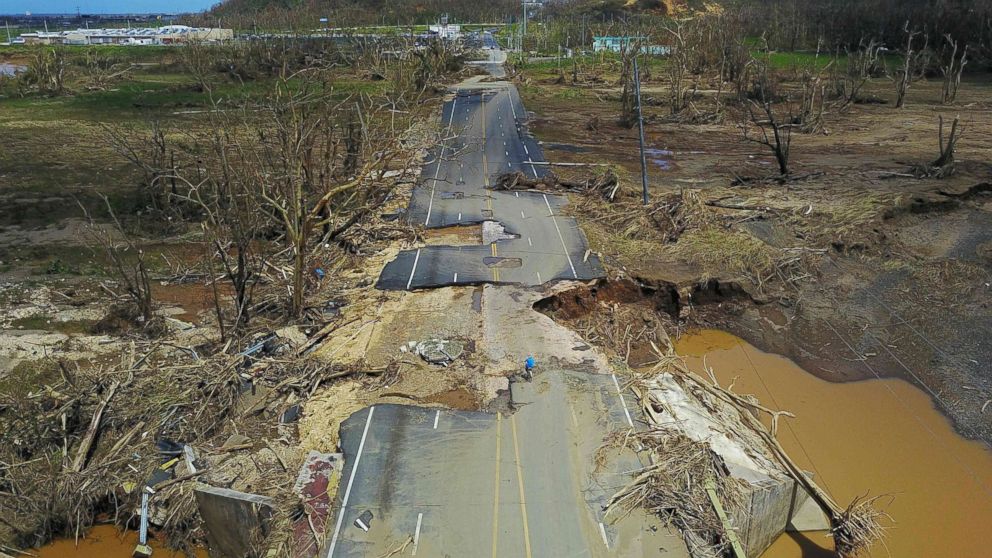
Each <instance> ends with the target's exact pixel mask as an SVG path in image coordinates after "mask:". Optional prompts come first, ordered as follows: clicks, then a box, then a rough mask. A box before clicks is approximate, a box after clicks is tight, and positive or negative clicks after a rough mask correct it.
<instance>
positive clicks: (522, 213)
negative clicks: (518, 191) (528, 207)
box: [520, 211, 527, 219]
mask: <svg viewBox="0 0 992 558" xmlns="http://www.w3.org/2000/svg"><path fill="white" fill-rule="evenodd" d="M520 218H521V219H526V218H527V216H526V215H524V212H523V211H521V212H520Z"/></svg>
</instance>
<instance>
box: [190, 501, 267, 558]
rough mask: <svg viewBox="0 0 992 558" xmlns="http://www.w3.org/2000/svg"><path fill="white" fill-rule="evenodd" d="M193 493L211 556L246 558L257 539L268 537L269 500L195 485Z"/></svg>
mask: <svg viewBox="0 0 992 558" xmlns="http://www.w3.org/2000/svg"><path fill="white" fill-rule="evenodd" d="M193 493H194V495H195V496H196V503H197V506H198V507H199V510H200V517H202V518H203V526H204V528H205V530H206V532H207V541H208V542H209V543H210V555H211V556H223V557H230V558H241V557H242V556H250V555H251V554H252V551H253V550H254V549H255V545H256V544H257V542H258V540H260V539H261V538H264V537H266V536H268V534H269V523H270V518H271V517H272V508H273V504H274V503H273V500H272V499H271V498H266V497H265V496H259V495H257V494H247V493H245V492H238V491H237V490H229V489H227V488H216V487H213V486H208V485H198V486H197V487H196V488H195V489H194V490H193Z"/></svg>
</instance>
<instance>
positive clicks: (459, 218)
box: [458, 213, 462, 221]
mask: <svg viewBox="0 0 992 558" xmlns="http://www.w3.org/2000/svg"><path fill="white" fill-rule="evenodd" d="M458 220H459V221H461V220H462V214H461V213H459V214H458Z"/></svg>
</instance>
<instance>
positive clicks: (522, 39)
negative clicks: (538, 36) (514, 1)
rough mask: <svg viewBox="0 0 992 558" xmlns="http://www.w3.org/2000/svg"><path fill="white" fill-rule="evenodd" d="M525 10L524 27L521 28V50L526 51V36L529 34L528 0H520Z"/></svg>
mask: <svg viewBox="0 0 992 558" xmlns="http://www.w3.org/2000/svg"><path fill="white" fill-rule="evenodd" d="M520 6H521V7H522V11H523V16H524V19H523V27H521V28H520V52H523V51H524V36H526V35H527V0H520Z"/></svg>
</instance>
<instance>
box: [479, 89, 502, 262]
mask: <svg viewBox="0 0 992 558" xmlns="http://www.w3.org/2000/svg"><path fill="white" fill-rule="evenodd" d="M487 141H488V140H487V139H486V95H485V93H483V94H482V180H483V184H484V185H485V187H486V209H488V210H489V212H490V217H491V216H492V211H493V195H492V192H490V191H489V159H488V158H487V157H486V143H487ZM491 246H492V247H493V257H496V255H497V253H496V243H495V242H493V243H492V244H491ZM492 273H493V281H499V268H497V267H493V268H492Z"/></svg>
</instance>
